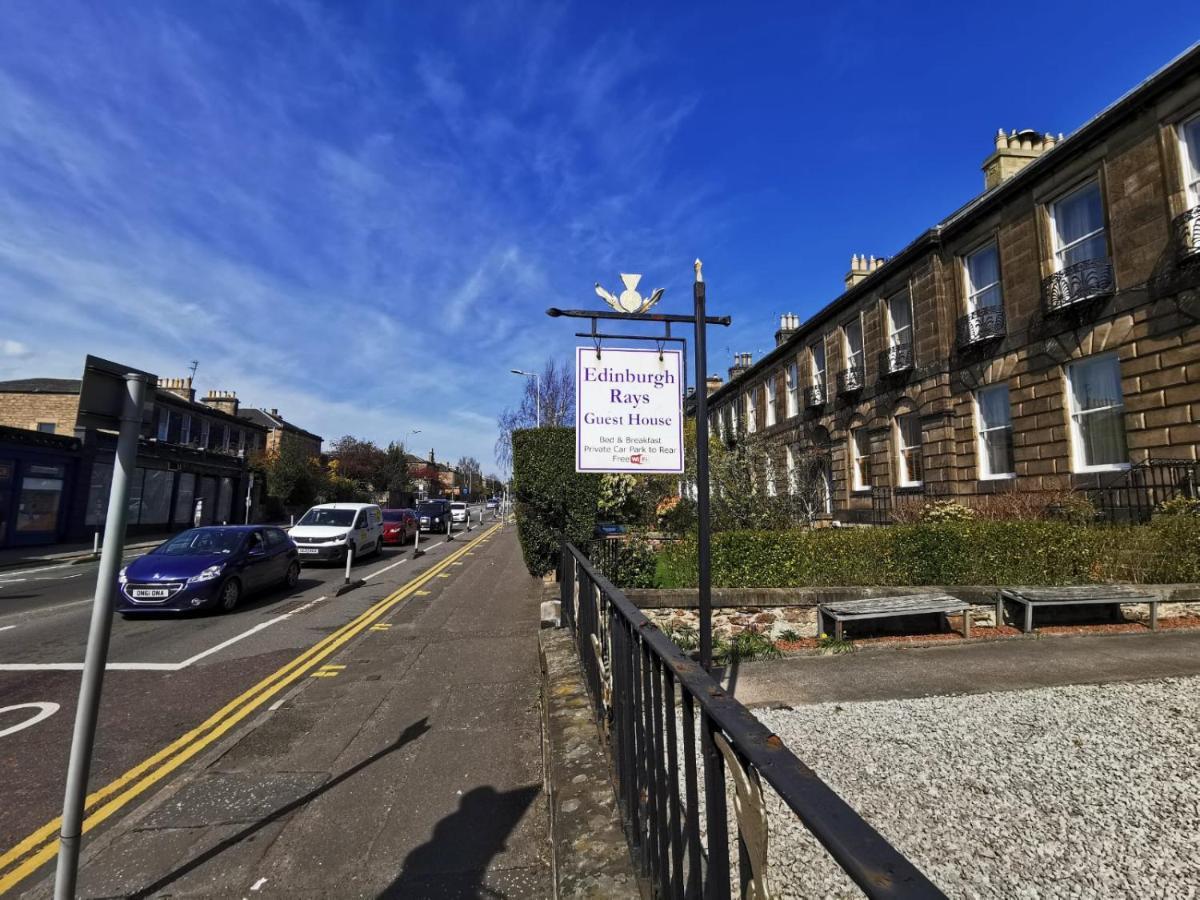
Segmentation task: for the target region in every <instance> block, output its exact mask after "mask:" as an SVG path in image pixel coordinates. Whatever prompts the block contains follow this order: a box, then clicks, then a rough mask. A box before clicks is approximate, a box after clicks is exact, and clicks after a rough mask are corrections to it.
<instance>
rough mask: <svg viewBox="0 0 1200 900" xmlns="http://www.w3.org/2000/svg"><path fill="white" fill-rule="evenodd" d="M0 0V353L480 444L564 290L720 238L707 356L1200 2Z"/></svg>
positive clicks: (679, 261)
mask: <svg viewBox="0 0 1200 900" xmlns="http://www.w3.org/2000/svg"><path fill="white" fill-rule="evenodd" d="M807 6H808V5H804V4H788V3H778V4H772V3H758V4H729V3H711V4H705V3H689V4H682V3H659V4H653V3H628V4H623V3H607V4H596V3H574V4H570V3H545V4H542V3H524V2H481V3H468V2H461V3H460V2H454V3H448V2H434V3H402V2H399V0H388V2H375V3H369V2H368V3H348V2H347V3H329V4H322V3H316V2H303V0H287V2H265V0H261V2H251V3H247V2H224V3H223V2H204V3H192V2H184V0H173V2H158V3H149V2H122V3H88V2H77V3H62V2H49V0H6V2H5V3H4V4H3V6H2V7H0V378H14V377H25V376H34V375H45V376H58V377H77V376H78V374H79V371H80V369H81V367H82V359H83V356H84V354H85V353H88V352H91V353H95V354H98V355H102V356H106V357H110V358H113V359H117V360H121V361H124V362H127V363H129V364H131V365H135V366H138V367H140V368H145V369H149V370H150V371H154V372H157V373H158V374H160V375H164V376H177V375H182V374H185V369H186V367H187V366H188V364H189V363H190V361H191V360H193V359H198V360H199V361H200V368H199V371H198V373H197V386H198V387H199V388H200V390H201V391H205V390H207V389H209V388H216V389H223V390H236V391H237V392H238V396H239V397H240V398H241V399H242V401H243V402H244V403H249V404H252V405H255V406H268V407H270V406H274V407H278V408H279V409H280V410H281V412H282V413H283V414H284V415H285V416H287V417H289V418H291V419H293V420H294V421H296V422H298V423H299V424H301V425H302V426H304V427H307V428H309V429H311V430H315V431H317V432H319V433H321V434H323V435H325V436H326V438H328V439H333V438H335V437H337V436H339V435H341V434H343V433H354V434H356V435H359V436H362V437H367V438H372V439H374V440H376V441H379V442H381V443H386V442H387V441H389V440H392V439H402V438H403V437H404V434H405V432H406V431H407V430H409V429H412V428H419V429H421V430H422V432H423V433H422V434H421V435H420V436H418V437H417V438H416V439H415V441H414V443H415V445H416V446H415V448H414V449H417V450H418V451H420V452H422V453H425V452H427V451H428V449H429V448H430V447H431V446H432V447H434V448H435V449H436V451H437V454H438V457H439V458H446V457H452V458H457V457H458V456H460V455H463V454H471V455H474V456H476V457H478V458H479V459H480V460H482V461H483V462H484V464H485V467H487V466H490V464H491V462H492V446H493V443H494V440H495V419H496V414H497V413H498V412H499V411H500V409H502V408H503V407H504V406H507V405H513V404H515V403H516V401H517V399H518V395H519V392H520V390H521V387H522V385H521V380H520V379H518V378H517V377H515V376H512V375H510V374H508V370H509V369H510V368H513V367H518V368H532V367H537V366H539V365H540V363H541V362H542V361H543V360H544V359H545V357H546V356H547V355H548V354H551V353H553V354H555V355H557V356H559V357H561V358H563V359H569V357H570V353H571V350H570V348H571V346H573V344H574V338H573V337H572V336H571V334H572V332H573V331H574V330H575V329H573V328H570V326H569V324H568V323H566V322H564V320H557V321H554V320H550V319H548V318H546V317H545V316H544V315H543V310H544V309H545V308H546V307H547V306H550V305H560V306H588V305H593V304H595V303H598V301H597V300H596V298H595V297H594V295H593V294H592V288H591V286H592V284H593V283H594V282H595V281H597V280H599V281H601V282H602V283H604V284H605V285H607V286H608V287H610V288H615V287H617V285H618V273H619V272H622V271H625V272H629V271H633V272H641V273H644V280H643V282H642V285H641V287H642V288H643V290H648V289H651V288H654V287H660V286H661V287H665V288H666V296H665V298H664V300H663V302H662V304H661V307H660V308H661V309H662V310H664V311H684V309H685V308H686V307H687V306H688V305H689V304H690V288H689V282H690V277H691V261H692V259H693V258H695V257H696V256H700V257H701V258H703V259H704V261H705V273H706V278H707V280H708V282H709V300H710V306H711V307H712V309H713V311H714V312H719V313H728V314H731V315H732V316H733V317H734V320H735V323H734V326H733V327H732V328H731V329H729V330H728V333H724V332H722V333H716V332H714V333H712V335H711V336H710V339H709V348H710V365H709V368H710V370H711V371H724V370H725V369H726V368H727V367H728V365H729V362H730V360H729V356H730V354H731V353H732V352H733V351H738V350H746V351H750V352H753V353H754V354H755V356H756V357H757V356H758V355H759V353H760V352H761V351H763V350H766V349H768V348H769V347H770V346H771V334H772V333H773V332H774V330H775V327H776V322H777V318H778V315H779V314H780V313H782V312H795V313H797V314H799V315H801V316H802V317H804V316H807V315H808V314H810V313H812V312H814V311H815V310H816V309H818V308H819V307H820V306H822V305H824V304H825V303H826V302H828V301H829V300H830V299H832V298H833V297H834V296H836V294H837V293H838V291H839V287H840V285H841V279H842V276H843V275H844V273H845V271H846V269H847V268H848V265H849V258H850V254H851V253H854V252H864V253H870V254H875V255H884V256H887V255H891V254H892V253H894V252H895V251H896V250H898V249H899V248H900V247H902V246H903V245H904V244H906V243H907V242H908V241H909V240H911V239H912V238H913V237H915V236H916V235H917V234H918V233H919V232H920V231H922V230H923V229H924V228H926V227H927V226H928V225H930V224H932V223H933V222H935V221H937V220H938V219H940V218H943V217H944V216H945V215H946V214H947V213H949V212H950V211H952V210H953V209H955V208H957V207H958V206H959V205H961V204H962V203H964V202H966V201H967V200H969V199H970V198H971V197H972V196H974V195H975V194H976V193H978V192H979V190H980V189H981V186H982V179H983V176H982V174H981V172H980V169H979V166H980V164H981V163H982V161H983V159H984V157H985V156H986V155H987V154H988V152H990V150H991V148H992V146H993V145H992V140H993V135H994V134H995V132H996V129H997V128H1000V127H1003V128H1005V129H1012V128H1017V129H1020V128H1027V127H1029V128H1035V129H1038V130H1040V131H1052V132H1059V131H1063V132H1067V133H1069V132H1071V131H1073V130H1074V129H1076V128H1077V127H1078V126H1079V125H1080V124H1081V123H1082V122H1084V121H1086V120H1087V119H1088V118H1090V117H1091V116H1092V115H1094V114H1095V113H1096V112H1098V111H1099V110H1100V109H1101V108H1102V107H1104V106H1105V105H1107V104H1108V103H1110V102H1111V101H1113V100H1114V99H1116V97H1117V96H1118V95H1120V94H1121V93H1123V92H1125V91H1126V90H1128V89H1129V88H1131V87H1133V86H1134V85H1135V84H1137V83H1138V82H1139V81H1140V80H1142V79H1143V78H1144V77H1146V76H1147V75H1149V74H1150V73H1151V72H1152V71H1154V70H1155V69H1157V68H1159V67H1160V66H1162V65H1163V64H1165V63H1166V62H1167V61H1168V60H1169V59H1170V58H1171V57H1173V56H1175V55H1176V54H1178V53H1179V52H1181V51H1183V50H1184V49H1186V47H1187V46H1188V44H1189V42H1191V41H1192V40H1194V39H1195V38H1196V37H1197V34H1196V29H1191V32H1190V33H1189V29H1188V28H1186V27H1183V25H1184V23H1187V22H1189V21H1190V22H1193V23H1194V22H1196V17H1195V8H1194V5H1193V4H1192V3H1183V2H1170V0H1168V2H1165V3H1160V4H1157V5H1156V6H1155V9H1154V12H1153V14H1151V13H1150V12H1149V8H1148V7H1145V6H1142V7H1134V6H1131V5H1129V4H1127V3H1125V4H1122V3H1097V2H1088V3H1061V4H1053V3H1049V4H1041V5H1039V6H1038V8H1037V11H1036V12H1034V11H1033V9H1032V8H1030V10H1029V11H1027V12H1025V13H1021V12H1020V11H1019V10H1015V9H1013V10H1012V11H1011V14H1009V15H1003V16H1001V15H996V14H995V11H994V7H990V6H984V5H979V6H978V9H976V5H974V4H944V5H935V4H903V5H901V4H882V3H881V4H878V5H875V4H862V3H854V2H848V3H841V4H838V5H836V6H830V7H829V8H827V9H821V10H820V11H813V12H804V11H803V10H804V9H805V8H806V7H807Z"/></svg>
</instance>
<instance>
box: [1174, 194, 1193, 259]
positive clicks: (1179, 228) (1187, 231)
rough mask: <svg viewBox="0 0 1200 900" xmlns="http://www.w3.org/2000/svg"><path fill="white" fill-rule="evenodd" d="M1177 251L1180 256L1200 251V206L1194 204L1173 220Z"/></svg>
mask: <svg viewBox="0 0 1200 900" xmlns="http://www.w3.org/2000/svg"><path fill="white" fill-rule="evenodd" d="M1171 234H1172V235H1173V237H1174V241H1175V252H1176V253H1177V254H1178V255H1179V256H1190V255H1192V254H1193V253H1200V206H1193V207H1192V208H1191V209H1189V210H1188V211H1187V212H1185V213H1183V214H1182V215H1178V216H1176V217H1175V218H1174V219H1173V220H1172V221H1171Z"/></svg>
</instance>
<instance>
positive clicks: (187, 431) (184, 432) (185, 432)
mask: <svg viewBox="0 0 1200 900" xmlns="http://www.w3.org/2000/svg"><path fill="white" fill-rule="evenodd" d="M191 442H192V416H191V414H190V413H184V414H183V423H182V424H181V425H180V426H179V443H181V444H190V443H191Z"/></svg>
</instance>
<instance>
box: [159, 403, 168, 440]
mask: <svg viewBox="0 0 1200 900" xmlns="http://www.w3.org/2000/svg"><path fill="white" fill-rule="evenodd" d="M170 433H171V411H170V410H169V409H160V410H159V411H158V439H159V440H160V441H163V442H164V443H165V442H166V440H167V436H168V435H169V434H170Z"/></svg>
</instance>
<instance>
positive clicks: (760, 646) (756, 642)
mask: <svg viewBox="0 0 1200 900" xmlns="http://www.w3.org/2000/svg"><path fill="white" fill-rule="evenodd" d="M782 655H783V654H782V653H781V652H780V650H779V648H778V647H776V646H775V642H774V641H773V640H771V639H770V638H769V637H767V636H766V635H765V634H763V633H762V632H761V631H755V630H754V629H753V628H747V629H746V630H745V631H739V632H738V633H737V634H735V635H734V636H733V637H731V638H729V639H728V640H726V639H725V638H717V639H716V640H714V641H713V662H715V663H716V664H717V665H721V666H727V665H729V664H730V663H736V662H750V661H752V660H755V659H778V658H779V657H780V656H782Z"/></svg>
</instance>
